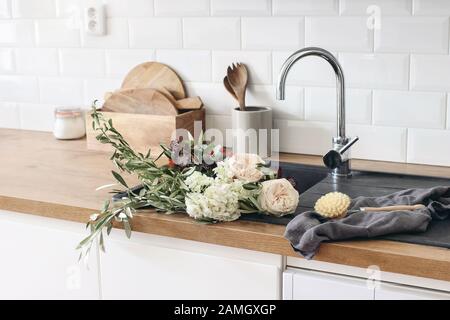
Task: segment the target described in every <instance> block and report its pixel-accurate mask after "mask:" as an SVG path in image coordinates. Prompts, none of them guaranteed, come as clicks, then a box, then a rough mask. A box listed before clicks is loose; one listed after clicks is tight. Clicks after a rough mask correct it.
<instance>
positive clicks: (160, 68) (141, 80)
mask: <svg viewBox="0 0 450 320" xmlns="http://www.w3.org/2000/svg"><path fill="white" fill-rule="evenodd" d="M138 88H150V89H156V90H161V89H166V90H168V91H169V92H170V94H171V95H172V96H173V97H174V98H175V99H176V100H180V99H184V98H186V91H185V89H184V86H183V82H182V81H181V79H180V77H179V76H178V75H177V74H176V72H175V71H173V70H172V69H171V68H170V67H169V66H167V65H165V64H162V63H159V62H145V63H142V64H140V65H138V66H136V67H134V68H133V69H132V70H131V71H130V72H129V73H128V74H127V76H126V77H125V80H124V81H123V83H122V89H138Z"/></svg>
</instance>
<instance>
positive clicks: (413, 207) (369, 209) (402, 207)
mask: <svg viewBox="0 0 450 320" xmlns="http://www.w3.org/2000/svg"><path fill="white" fill-rule="evenodd" d="M425 208H426V207H425V206H424V205H423V204H416V205H411V206H410V205H398V206H388V207H379V208H376V207H373V208H372V207H362V208H360V210H361V211H364V212H380V211H383V212H384V211H412V210H419V209H425Z"/></svg>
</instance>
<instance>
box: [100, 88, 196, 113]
mask: <svg viewBox="0 0 450 320" xmlns="http://www.w3.org/2000/svg"><path fill="white" fill-rule="evenodd" d="M127 90H130V89H120V90H116V91H114V92H106V93H105V97H104V99H105V101H106V100H108V99H109V98H110V97H111V96H112V95H113V94H114V93H120V92H124V91H127ZM157 91H159V92H160V93H162V94H163V95H164V96H166V98H167V99H169V100H170V102H172V104H173V105H174V106H175V107H176V108H177V109H178V110H182V111H186V110H198V109H201V108H202V107H203V101H202V100H201V99H200V97H188V98H184V99H181V100H175V98H174V97H173V96H172V95H171V94H170V92H169V91H168V90H166V89H161V90H157Z"/></svg>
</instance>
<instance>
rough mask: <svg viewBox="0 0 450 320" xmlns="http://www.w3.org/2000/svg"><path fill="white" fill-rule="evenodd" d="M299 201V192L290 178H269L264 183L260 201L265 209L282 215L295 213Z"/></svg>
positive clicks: (279, 215)
mask: <svg viewBox="0 0 450 320" xmlns="http://www.w3.org/2000/svg"><path fill="white" fill-rule="evenodd" d="M298 201H299V195H298V192H297V190H295V189H294V187H293V186H292V184H291V183H290V182H289V181H288V180H286V179H278V180H268V181H264V182H263V183H262V189H261V193H260V194H259V197H258V202H259V205H260V206H261V208H262V209H263V211H265V212H267V213H269V214H272V215H274V216H277V217H281V216H284V215H286V214H289V213H294V211H295V209H296V208H297V206H298Z"/></svg>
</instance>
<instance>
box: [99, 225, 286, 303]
mask: <svg viewBox="0 0 450 320" xmlns="http://www.w3.org/2000/svg"><path fill="white" fill-rule="evenodd" d="M106 246H107V247H106V250H107V252H106V254H101V256H100V261H101V283H102V292H103V298H105V299H280V298H281V275H282V269H281V268H282V264H281V262H282V258H281V256H277V255H272V254H265V253H258V252H254V251H248V250H242V249H234V248H229V247H223V246H217V245H209V244H204V243H198V242H193V241H186V240H179V239H173V238H167V237H159V236H153V235H148V234H142V233H136V232H135V233H133V235H132V238H131V240H129V239H126V238H125V236H124V234H123V232H122V231H120V232H118V231H117V230H114V231H113V233H112V235H111V237H110V238H109V239H108V241H107V243H106Z"/></svg>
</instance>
